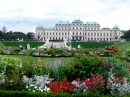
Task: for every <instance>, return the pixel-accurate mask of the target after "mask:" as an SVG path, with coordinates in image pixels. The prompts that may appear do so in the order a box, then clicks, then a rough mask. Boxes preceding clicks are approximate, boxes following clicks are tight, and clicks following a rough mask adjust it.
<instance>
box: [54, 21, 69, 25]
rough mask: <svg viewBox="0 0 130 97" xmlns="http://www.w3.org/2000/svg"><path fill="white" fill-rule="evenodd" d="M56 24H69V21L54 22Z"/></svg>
mask: <svg viewBox="0 0 130 97" xmlns="http://www.w3.org/2000/svg"><path fill="white" fill-rule="evenodd" d="M56 24H63V25H65V24H66V25H68V24H70V22H69V21H66V22H63V21H60V22H59V23H56Z"/></svg>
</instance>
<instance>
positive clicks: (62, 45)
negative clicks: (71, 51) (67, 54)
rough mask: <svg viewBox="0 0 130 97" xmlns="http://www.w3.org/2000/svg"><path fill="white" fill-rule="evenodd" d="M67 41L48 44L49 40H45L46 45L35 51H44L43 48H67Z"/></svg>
mask: <svg viewBox="0 0 130 97" xmlns="http://www.w3.org/2000/svg"><path fill="white" fill-rule="evenodd" d="M66 43H67V40H66V39H64V42H50V41H49V39H47V40H46V43H45V44H44V45H42V46H39V47H37V49H44V48H69V46H67V44H66Z"/></svg>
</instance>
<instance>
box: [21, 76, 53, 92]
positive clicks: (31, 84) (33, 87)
mask: <svg viewBox="0 0 130 97" xmlns="http://www.w3.org/2000/svg"><path fill="white" fill-rule="evenodd" d="M22 80H23V82H24V83H25V84H26V89H27V90H29V91H33V92H35V91H41V92H47V91H50V88H49V87H47V84H49V83H50V82H51V81H52V80H53V79H51V78H49V75H44V76H36V75H34V77H33V78H28V77H26V76H23V78H22Z"/></svg>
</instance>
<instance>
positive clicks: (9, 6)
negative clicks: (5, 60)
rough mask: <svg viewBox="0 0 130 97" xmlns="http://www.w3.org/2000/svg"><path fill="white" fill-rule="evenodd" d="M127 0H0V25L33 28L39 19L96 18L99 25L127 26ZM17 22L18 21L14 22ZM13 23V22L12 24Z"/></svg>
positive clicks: (47, 22) (51, 22)
mask: <svg viewBox="0 0 130 97" xmlns="http://www.w3.org/2000/svg"><path fill="white" fill-rule="evenodd" d="M129 4H130V0H125V1H124V0H2V1H1V3H0V7H1V8H0V19H1V23H0V28H2V27H3V26H6V27H7V30H8V31H10V30H12V31H15V30H16V31H17V30H20V31H22V32H25V33H27V32H35V27H36V26H37V25H38V24H39V23H40V24H43V25H44V26H46V27H47V26H54V25H55V23H57V22H58V21H61V20H63V21H70V22H72V21H73V20H74V19H75V18H77V19H79V18H80V19H81V20H82V21H83V22H87V21H97V22H98V23H99V24H100V25H101V27H110V28H112V27H113V26H114V25H115V24H117V25H119V27H120V29H122V30H128V29H129V28H130V26H129V22H130V19H129V17H130V13H129V12H130V7H129ZM17 22H20V24H19V25H17ZM16 25H17V26H16Z"/></svg>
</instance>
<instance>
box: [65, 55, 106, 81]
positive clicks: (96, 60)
mask: <svg viewBox="0 0 130 97" xmlns="http://www.w3.org/2000/svg"><path fill="white" fill-rule="evenodd" d="M101 60H104V58H101V57H99V56H98V55H87V56H86V55H82V54H77V55H75V56H74V59H73V60H72V61H71V62H70V63H68V64H67V65H66V66H65V68H66V69H65V71H64V72H65V74H66V78H67V79H69V80H72V76H73V79H76V78H77V77H80V78H81V80H82V79H86V78H88V77H91V76H94V75H95V74H99V71H100V61H101Z"/></svg>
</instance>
